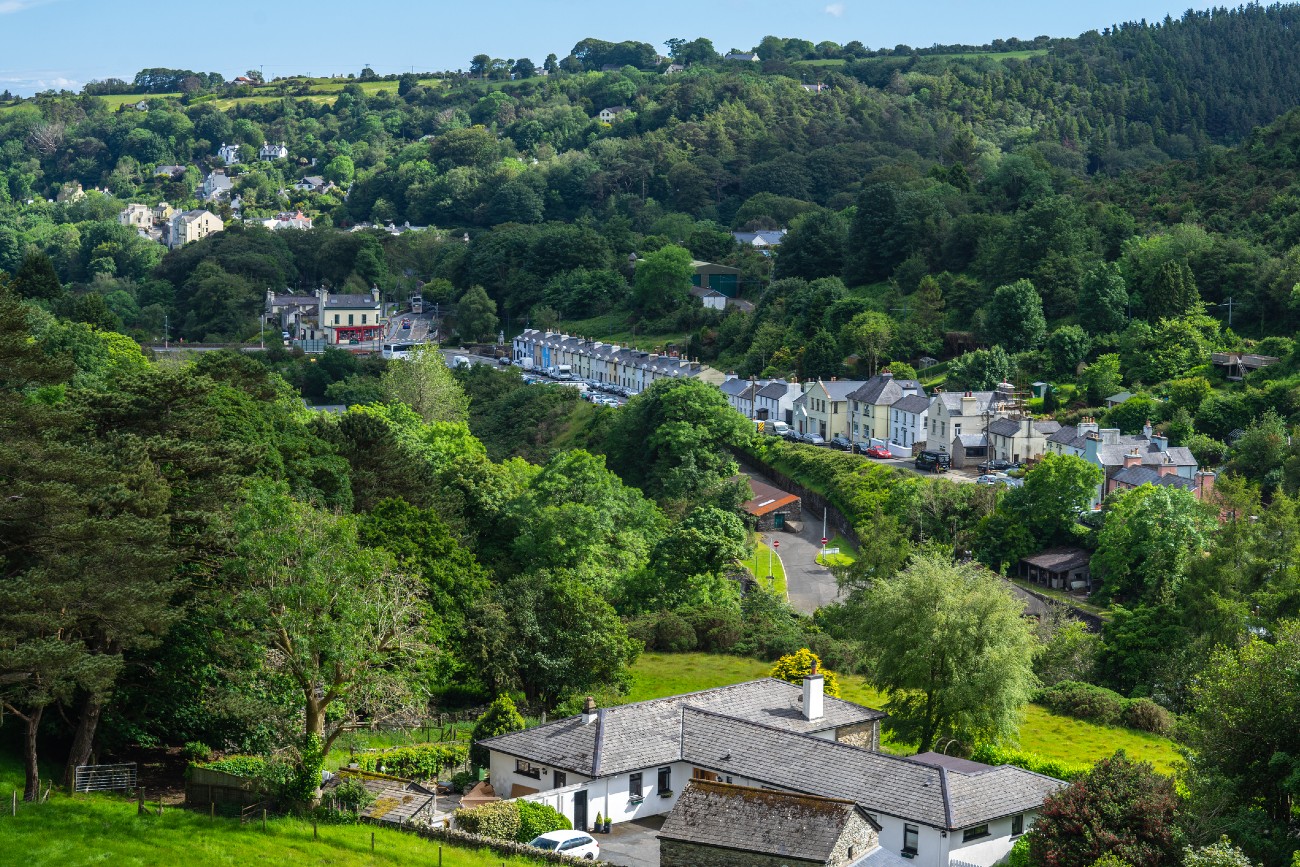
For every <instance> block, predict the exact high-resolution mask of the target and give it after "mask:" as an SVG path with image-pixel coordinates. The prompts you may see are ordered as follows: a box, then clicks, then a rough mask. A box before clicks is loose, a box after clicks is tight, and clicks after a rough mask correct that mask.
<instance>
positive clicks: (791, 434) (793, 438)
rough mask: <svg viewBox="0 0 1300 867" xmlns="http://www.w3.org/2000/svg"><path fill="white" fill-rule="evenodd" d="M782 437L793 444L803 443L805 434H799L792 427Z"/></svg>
mask: <svg viewBox="0 0 1300 867" xmlns="http://www.w3.org/2000/svg"><path fill="white" fill-rule="evenodd" d="M781 436H783V437H785V438H786V439H788V440H789V441H790V442H792V443H797V442H802V441H803V434H801V433H799V431H797V430H795V429H794V428H792V427H788V428H786V429H785V433H783V434H781Z"/></svg>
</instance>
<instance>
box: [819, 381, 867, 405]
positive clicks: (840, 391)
mask: <svg viewBox="0 0 1300 867" xmlns="http://www.w3.org/2000/svg"><path fill="white" fill-rule="evenodd" d="M818 382H819V383H820V384H821V386H822V387H823V388H825V389H826V393H827V394H828V395H829V396H830V399H831V400H832V401H841V400H848V398H849V395H850V394H852V393H853V392H854V391H856V390H857V389H858V388H859V387H860V386H862V385H863V382H862V380H860V379H836V380H834V381H831V380H818ZM805 393H806V392H805Z"/></svg>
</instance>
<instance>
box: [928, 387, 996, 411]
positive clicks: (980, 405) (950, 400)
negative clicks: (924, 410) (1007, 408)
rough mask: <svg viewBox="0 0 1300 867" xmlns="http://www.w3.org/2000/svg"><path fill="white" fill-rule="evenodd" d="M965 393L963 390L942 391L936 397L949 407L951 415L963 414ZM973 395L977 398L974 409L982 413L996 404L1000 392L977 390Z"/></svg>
mask: <svg viewBox="0 0 1300 867" xmlns="http://www.w3.org/2000/svg"><path fill="white" fill-rule="evenodd" d="M964 394H965V392H961V391H941V392H939V393H938V394H936V395H935V397H936V398H938V399H939V400H940V401H942V402H943V405H944V406H945V407H947V409H948V414H949V415H962V397H963V396H964ZM971 396H972V397H974V398H975V405H974V409H973V412H975V413H981V412H984V410H986V409H990V408H991V407H992V406H993V405H994V402H995V400H997V399H998V393H997V392H996V391H977V392H974V393H973V394H972V395H971Z"/></svg>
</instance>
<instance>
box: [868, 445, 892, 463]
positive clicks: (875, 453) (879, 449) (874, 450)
mask: <svg viewBox="0 0 1300 867" xmlns="http://www.w3.org/2000/svg"><path fill="white" fill-rule="evenodd" d="M863 454H864V455H866V456H867V457H869V458H877V459H879V460H884V459H886V458H892V457H893V456H894V455H893V453H892V452H890V450H889V449H887V448H885V447H884V446H871V447H870V448H868V449H867V450H866V451H864V452H863Z"/></svg>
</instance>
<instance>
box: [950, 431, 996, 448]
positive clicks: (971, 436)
mask: <svg viewBox="0 0 1300 867" xmlns="http://www.w3.org/2000/svg"><path fill="white" fill-rule="evenodd" d="M957 440H958V442H960V443H961V444H962V446H964V447H965V448H968V449H969V448H980V447H981V446H987V445H988V444H989V440H988V437H986V436H985V435H984V434H982V433H963V434H957Z"/></svg>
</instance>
